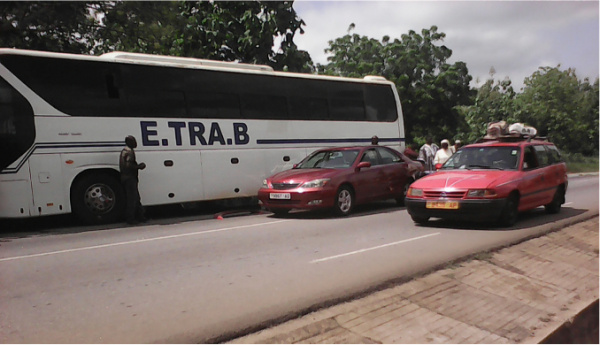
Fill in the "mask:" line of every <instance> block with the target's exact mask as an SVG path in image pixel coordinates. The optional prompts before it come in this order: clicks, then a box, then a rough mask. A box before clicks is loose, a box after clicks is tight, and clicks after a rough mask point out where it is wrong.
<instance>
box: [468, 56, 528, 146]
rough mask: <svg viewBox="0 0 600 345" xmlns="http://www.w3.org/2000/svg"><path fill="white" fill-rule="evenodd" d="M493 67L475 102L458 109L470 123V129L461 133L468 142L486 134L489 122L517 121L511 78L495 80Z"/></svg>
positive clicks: (478, 91)
mask: <svg viewBox="0 0 600 345" xmlns="http://www.w3.org/2000/svg"><path fill="white" fill-rule="evenodd" d="M492 71H493V67H492V69H491V70H490V77H491V78H490V79H488V80H487V81H486V82H485V83H484V84H483V85H482V86H481V87H480V88H479V89H478V90H477V96H476V97H475V104H473V105H470V106H460V107H458V108H457V110H458V111H459V113H460V116H462V117H463V118H464V120H465V121H466V123H467V124H468V127H469V130H468V131H465V132H464V133H461V134H460V137H461V139H463V140H465V141H466V142H474V141H476V140H477V139H479V138H481V137H483V136H484V135H485V134H486V129H487V124H488V123H490V122H496V121H503V120H504V121H507V122H509V123H513V122H517V121H516V117H515V112H516V110H515V104H514V100H515V97H516V92H515V91H514V89H513V87H512V82H511V80H510V79H508V78H506V79H504V80H502V81H494V80H493V79H492V78H493V72H492Z"/></svg>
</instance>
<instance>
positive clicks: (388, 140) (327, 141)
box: [256, 138, 405, 145]
mask: <svg viewBox="0 0 600 345" xmlns="http://www.w3.org/2000/svg"><path fill="white" fill-rule="evenodd" d="M403 141H405V139H404V138H379V142H380V143H400V142H403ZM256 143H257V144H259V145H275V144H336V143H371V139H370V138H369V139H257V140H256Z"/></svg>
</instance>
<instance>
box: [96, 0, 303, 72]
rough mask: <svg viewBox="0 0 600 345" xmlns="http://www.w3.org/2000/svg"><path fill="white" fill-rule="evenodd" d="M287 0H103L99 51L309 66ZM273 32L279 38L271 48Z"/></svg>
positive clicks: (294, 67)
mask: <svg viewBox="0 0 600 345" xmlns="http://www.w3.org/2000/svg"><path fill="white" fill-rule="evenodd" d="M292 3H293V2H290V1H283V2H281V1H279V2H275V1H239V2H238V1H216V2H208V1H198V2H196V1H174V2H162V1H161V2H155V1H149V2H145V1H142V2H133V1H123V2H116V3H106V4H105V5H104V7H103V12H104V13H106V16H105V18H104V26H103V27H102V28H101V29H100V30H99V37H101V44H100V47H99V50H100V51H114V50H124V51H130V52H141V53H150V54H161V55H170V56H186V57H197V58H206V59H212V60H222V61H238V62H245V63H255V64H267V65H270V66H272V67H274V68H275V69H278V70H289V71H297V72H311V71H312V60H311V59H310V55H309V54H308V53H307V52H305V51H299V50H298V49H297V47H296V45H295V44H294V42H293V38H294V35H295V34H296V32H298V31H300V33H303V29H302V25H305V24H304V22H303V21H302V20H301V19H300V18H298V16H297V15H296V12H295V11H294V9H293V7H292ZM274 36H278V37H280V38H281V43H280V44H279V47H277V50H276V51H273V46H274V42H275V41H274Z"/></svg>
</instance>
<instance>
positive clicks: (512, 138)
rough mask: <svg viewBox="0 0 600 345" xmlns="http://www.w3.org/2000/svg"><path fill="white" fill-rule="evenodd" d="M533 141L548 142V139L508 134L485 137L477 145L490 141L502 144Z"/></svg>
mask: <svg viewBox="0 0 600 345" xmlns="http://www.w3.org/2000/svg"><path fill="white" fill-rule="evenodd" d="M533 139H536V140H542V141H548V137H538V136H535V135H533V136H531V135H520V134H507V135H501V136H498V137H496V138H490V137H483V138H480V139H478V140H477V141H476V142H475V143H485V142H488V141H501V142H518V141H528V142H529V141H531V140H533Z"/></svg>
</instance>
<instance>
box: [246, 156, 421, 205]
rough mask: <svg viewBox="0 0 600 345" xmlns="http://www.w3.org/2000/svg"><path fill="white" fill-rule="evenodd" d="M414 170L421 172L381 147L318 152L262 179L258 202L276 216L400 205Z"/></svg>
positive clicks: (403, 157)
mask: <svg viewBox="0 0 600 345" xmlns="http://www.w3.org/2000/svg"><path fill="white" fill-rule="evenodd" d="M417 171H423V166H422V165H421V164H420V163H417V162H414V161H412V160H410V159H409V158H408V157H406V156H405V155H403V154H402V153H400V152H398V151H396V150H393V149H391V148H388V147H384V146H356V147H337V148H329V149H323V150H318V151H315V152H313V153H312V154H311V155H309V156H308V157H306V158H305V159H303V160H302V161H301V162H300V163H299V164H296V165H295V166H294V168H293V169H290V170H287V171H282V172H280V173H277V174H275V175H273V176H271V177H269V178H267V179H265V180H264V181H263V185H262V187H261V188H260V190H259V191H258V198H259V200H260V201H261V202H262V204H263V205H264V207H265V208H267V209H268V210H270V211H272V212H273V213H276V214H283V213H287V212H289V211H290V210H292V209H322V208H332V209H333V210H334V211H335V212H336V213H337V214H338V215H342V216H345V215H348V214H349V213H350V212H351V211H352V208H353V207H354V206H355V205H357V204H362V203H367V202H370V201H374V200H383V199H396V201H397V202H398V203H399V204H404V198H405V196H406V192H407V190H408V186H409V185H410V184H411V183H412V182H413V178H412V176H413V175H414V173H415V172H417Z"/></svg>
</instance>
